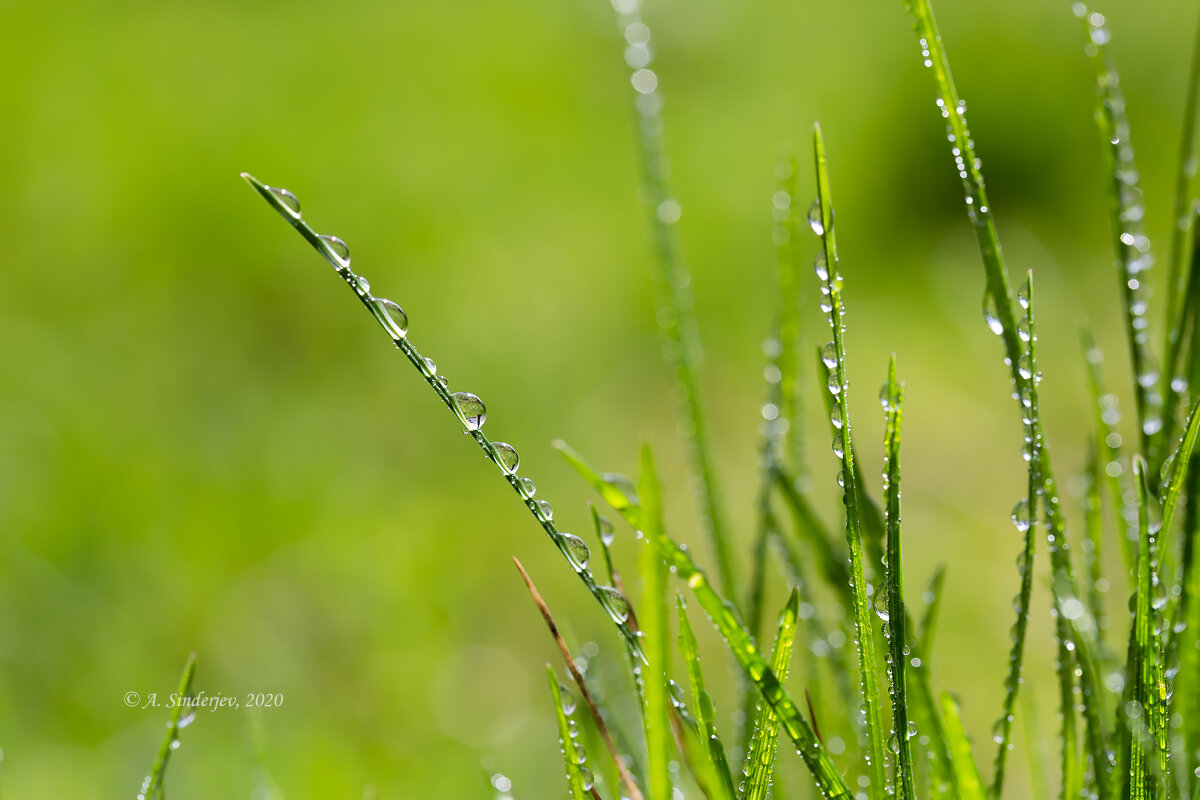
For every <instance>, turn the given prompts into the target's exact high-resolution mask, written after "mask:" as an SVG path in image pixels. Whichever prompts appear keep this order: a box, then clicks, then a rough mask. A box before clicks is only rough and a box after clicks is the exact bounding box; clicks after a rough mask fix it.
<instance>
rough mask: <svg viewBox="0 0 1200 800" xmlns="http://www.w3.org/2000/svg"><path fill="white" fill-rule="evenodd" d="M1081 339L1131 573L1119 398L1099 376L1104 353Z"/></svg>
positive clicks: (1100, 447)
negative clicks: (1109, 390) (1106, 388)
mask: <svg viewBox="0 0 1200 800" xmlns="http://www.w3.org/2000/svg"><path fill="white" fill-rule="evenodd" d="M1080 336H1081V338H1082V340H1083V352H1084V360H1085V361H1086V363H1087V376H1088V389H1089V391H1090V392H1091V397H1092V410H1093V411H1094V412H1095V418H1096V421H1095V425H1096V434H1095V438H1096V452H1097V458H1098V460H1099V461H1100V462H1101V464H1102V466H1103V471H1104V475H1105V483H1106V484H1107V486H1108V497H1109V500H1110V501H1111V503H1112V506H1111V507H1112V515H1113V523H1114V525H1115V526H1116V530H1117V538H1118V539H1119V540H1120V542H1121V555H1123V556H1124V557H1125V569H1126V571H1127V572H1129V573H1132V572H1133V562H1134V559H1135V557H1136V554H1135V543H1134V537H1133V536H1132V535H1131V534H1132V533H1133V528H1134V525H1133V522H1134V518H1136V515H1137V511H1136V509H1133V508H1132V507H1129V506H1127V505H1126V503H1125V497H1124V494H1125V492H1124V490H1123V489H1122V487H1121V472H1122V466H1121V449H1120V445H1119V443H1120V441H1121V434H1120V433H1119V432H1118V431H1117V426H1118V423H1120V421H1121V412H1120V410H1119V409H1118V407H1117V396H1116V395H1115V394H1109V393H1108V392H1106V391H1105V390H1104V378H1103V376H1102V375H1101V373H1100V367H1101V365H1102V364H1103V363H1104V353H1103V351H1101V350H1100V347H1099V346H1098V345H1097V344H1096V341H1095V339H1093V338H1092V333H1091V331H1090V330H1088V329H1087V328H1083V329H1081V331H1080Z"/></svg>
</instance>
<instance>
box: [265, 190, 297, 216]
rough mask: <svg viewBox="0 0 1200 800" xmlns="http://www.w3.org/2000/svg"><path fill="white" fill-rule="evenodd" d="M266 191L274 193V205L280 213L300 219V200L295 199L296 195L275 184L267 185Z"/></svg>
mask: <svg viewBox="0 0 1200 800" xmlns="http://www.w3.org/2000/svg"><path fill="white" fill-rule="evenodd" d="M267 191H268V192H270V193H271V194H272V195H274V199H275V207H276V208H278V209H279V211H280V213H281V214H286V215H287V216H288V217H289V218H291V219H300V201H299V200H297V199H296V195H294V194H292V193H291V192H289V191H288V190H287V189H279V188H277V187H275V186H268V187H267Z"/></svg>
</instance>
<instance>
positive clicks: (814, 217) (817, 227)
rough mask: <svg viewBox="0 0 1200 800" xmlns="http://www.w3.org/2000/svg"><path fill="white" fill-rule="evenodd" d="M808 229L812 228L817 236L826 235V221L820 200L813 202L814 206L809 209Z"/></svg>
mask: <svg viewBox="0 0 1200 800" xmlns="http://www.w3.org/2000/svg"><path fill="white" fill-rule="evenodd" d="M808 227H810V228H812V232H813V233H815V234H816V235H817V236H824V235H825V220H824V217H823V216H822V215H821V200H820V198H817V199H816V200H813V201H812V205H811V206H809V207H808Z"/></svg>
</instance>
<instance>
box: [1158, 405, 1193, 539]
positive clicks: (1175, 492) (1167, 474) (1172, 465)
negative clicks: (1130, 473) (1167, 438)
mask: <svg viewBox="0 0 1200 800" xmlns="http://www.w3.org/2000/svg"><path fill="white" fill-rule="evenodd" d="M1198 435H1200V398H1197V400H1196V402H1195V403H1193V404H1192V408H1191V410H1190V411H1189V412H1188V417H1187V422H1185V423H1184V426H1183V437H1182V438H1181V439H1180V440H1179V441H1178V442H1177V443H1176V444H1175V449H1174V450H1172V451H1171V452H1170V454H1169V455H1168V456H1167V458H1166V461H1164V462H1163V469H1162V476H1161V479H1160V481H1159V486H1160V487H1161V488H1160V490H1159V496H1160V497H1161V498H1162V534H1163V536H1167V535H1169V534H1170V531H1171V523H1172V522H1174V520H1175V509H1176V508H1177V507H1178V505H1179V498H1180V496H1181V495H1182V494H1183V486H1184V482H1185V480H1186V479H1187V474H1188V467H1189V465H1190V464H1191V462H1192V454H1193V453H1194V452H1195V449H1196V438H1197V436H1198Z"/></svg>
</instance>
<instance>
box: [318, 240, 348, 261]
mask: <svg viewBox="0 0 1200 800" xmlns="http://www.w3.org/2000/svg"><path fill="white" fill-rule="evenodd" d="M321 241H322V242H323V243H324V244H325V249H326V250H328V251H329V253H330V254H331V255H332V256H333V260H334V261H336V262H337V263H338V267H339V268H340V269H349V268H350V245H348V244H346V243H345V242H343V241H342V240H341V239H339V238H338V237H336V236H330V235H329V234H327V233H323V234H321Z"/></svg>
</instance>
